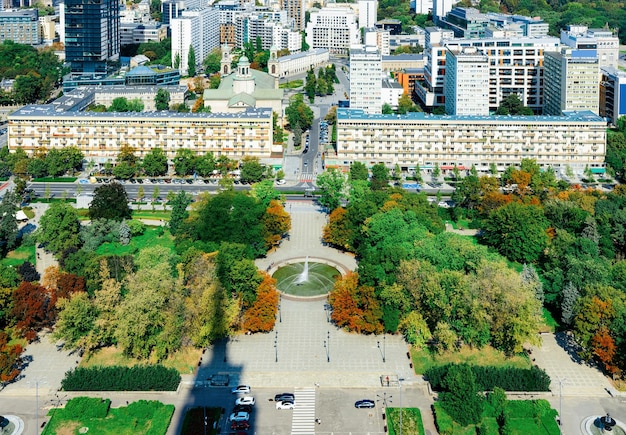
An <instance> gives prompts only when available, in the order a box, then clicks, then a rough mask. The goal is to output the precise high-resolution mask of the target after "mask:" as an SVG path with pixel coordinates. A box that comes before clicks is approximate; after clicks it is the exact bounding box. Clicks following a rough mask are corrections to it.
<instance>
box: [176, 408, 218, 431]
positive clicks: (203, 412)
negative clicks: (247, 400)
mask: <svg viewBox="0 0 626 435" xmlns="http://www.w3.org/2000/svg"><path fill="white" fill-rule="evenodd" d="M221 413H222V410H221V409H220V408H202V407H198V408H191V409H190V410H189V411H187V412H186V413H185V419H184V420H183V428H182V429H181V431H180V434H181V435H198V434H203V433H205V432H204V417H206V426H207V431H206V435H216V434H218V433H219V428H213V425H214V423H215V422H217V421H218V420H219V418H220V415H221ZM216 426H217V425H216Z"/></svg>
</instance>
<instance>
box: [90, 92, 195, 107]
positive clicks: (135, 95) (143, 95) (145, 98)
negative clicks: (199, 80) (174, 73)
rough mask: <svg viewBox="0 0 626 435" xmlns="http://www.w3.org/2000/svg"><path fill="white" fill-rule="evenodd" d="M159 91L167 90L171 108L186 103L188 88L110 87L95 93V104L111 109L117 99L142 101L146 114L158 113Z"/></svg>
mask: <svg viewBox="0 0 626 435" xmlns="http://www.w3.org/2000/svg"><path fill="white" fill-rule="evenodd" d="M159 89H165V90H166V91H168V92H169V94H170V106H175V105H177V104H182V103H184V102H185V95H186V93H187V87H186V86H159V87H156V86H154V87H145V86H120V87H117V86H110V87H106V88H101V89H98V90H97V91H96V92H95V95H94V97H95V104H103V105H105V106H106V107H109V106H110V105H111V104H112V103H113V100H115V99H116V98H120V97H123V98H126V99H127V100H129V101H130V100H134V99H140V100H141V102H142V103H143V106H144V108H143V110H144V111H145V112H154V111H156V107H155V103H154V99H155V97H156V94H157V92H158V90H159Z"/></svg>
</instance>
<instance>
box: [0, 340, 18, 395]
mask: <svg viewBox="0 0 626 435" xmlns="http://www.w3.org/2000/svg"><path fill="white" fill-rule="evenodd" d="M22 350H23V349H22V346H20V345H19V344H14V345H10V344H9V336H8V335H7V334H6V333H5V332H4V331H0V382H2V383H5V382H11V381H12V380H13V379H15V378H16V377H17V375H19V374H20V369H19V366H20V363H21V359H20V354H21V353H22Z"/></svg>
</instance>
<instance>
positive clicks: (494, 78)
mask: <svg viewBox="0 0 626 435" xmlns="http://www.w3.org/2000/svg"><path fill="white" fill-rule="evenodd" d="M428 33H431V35H429V37H428V38H427V41H432V43H431V45H429V46H428V47H427V48H426V50H425V51H424V81H423V82H421V83H418V84H416V87H415V93H416V94H417V97H418V99H419V100H420V102H421V104H422V105H424V106H425V107H430V108H432V107H436V106H445V105H446V102H445V90H444V86H445V79H446V56H447V53H448V51H449V50H448V49H449V48H450V49H454V50H462V49H463V48H464V47H475V49H476V50H477V51H478V52H480V53H481V54H483V55H485V56H487V58H488V62H489V110H490V111H491V112H494V111H495V110H496V109H497V108H498V106H499V105H500V102H501V101H502V100H503V99H504V98H506V97H508V96H509V95H511V94H517V95H518V96H519V97H520V100H522V102H524V105H525V106H527V107H530V108H531V109H533V111H535V113H542V110H543V86H544V77H543V76H544V68H543V60H544V54H545V53H546V52H557V51H559V45H560V43H559V38H554V37H549V36H539V37H524V38H484V39H464V38H445V37H444V38H440V37H437V38H435V36H439V35H442V34H443V35H445V36H450V34H449V33H446V32H445V31H442V30H441V29H436V28H429V29H427V34H428Z"/></svg>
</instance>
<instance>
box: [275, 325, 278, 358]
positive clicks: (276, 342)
mask: <svg viewBox="0 0 626 435" xmlns="http://www.w3.org/2000/svg"><path fill="white" fill-rule="evenodd" d="M274 351H275V353H276V362H278V331H276V335H275V336H274Z"/></svg>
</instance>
